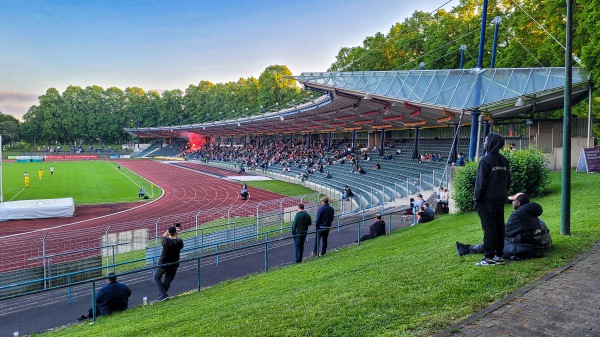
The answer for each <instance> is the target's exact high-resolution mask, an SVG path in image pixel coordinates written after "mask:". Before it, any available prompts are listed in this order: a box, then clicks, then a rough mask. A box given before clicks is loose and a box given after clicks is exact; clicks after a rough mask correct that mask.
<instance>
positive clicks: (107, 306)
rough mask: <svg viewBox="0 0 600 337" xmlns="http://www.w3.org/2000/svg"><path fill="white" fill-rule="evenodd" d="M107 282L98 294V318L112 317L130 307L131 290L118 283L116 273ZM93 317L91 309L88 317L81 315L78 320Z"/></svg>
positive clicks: (110, 274) (110, 275) (111, 274)
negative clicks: (113, 314) (111, 315)
mask: <svg viewBox="0 0 600 337" xmlns="http://www.w3.org/2000/svg"><path fill="white" fill-rule="evenodd" d="M106 281H107V282H108V283H107V284H106V285H105V286H104V287H102V288H100V290H98V293H97V294H96V316H105V315H110V314H112V313H113V312H117V311H124V310H125V309H127V308H128V307H129V297H130V296H131V289H129V287H128V286H127V285H125V284H124V283H121V282H117V276H116V275H115V273H109V274H108V278H107V279H106ZM93 317H94V312H93V311H92V309H90V310H89V312H88V314H87V316H86V315H81V317H79V318H78V319H77V320H78V321H83V320H86V319H89V318H93Z"/></svg>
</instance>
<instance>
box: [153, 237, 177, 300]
mask: <svg viewBox="0 0 600 337" xmlns="http://www.w3.org/2000/svg"><path fill="white" fill-rule="evenodd" d="M161 240H162V247H163V250H162V253H161V254H160V258H159V259H158V264H159V265H163V264H169V265H167V266H160V267H158V268H156V270H155V271H154V285H155V286H156V289H158V300H159V301H163V300H166V299H168V298H169V295H168V294H167V291H169V287H170V286H171V282H172V281H173V279H174V278H175V274H177V268H178V267H179V263H173V262H178V261H179V252H181V250H182V249H183V241H182V240H181V239H180V238H179V236H177V227H176V226H171V227H169V229H168V230H167V231H166V232H165V233H164V234H163V237H162V239H161ZM163 275H164V276H165V279H164V281H162V277H163Z"/></svg>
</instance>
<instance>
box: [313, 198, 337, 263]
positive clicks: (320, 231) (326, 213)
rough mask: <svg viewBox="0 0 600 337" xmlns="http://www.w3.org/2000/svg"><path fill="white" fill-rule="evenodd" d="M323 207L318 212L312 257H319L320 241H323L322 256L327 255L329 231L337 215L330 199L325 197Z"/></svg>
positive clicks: (322, 200)
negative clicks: (330, 203)
mask: <svg viewBox="0 0 600 337" xmlns="http://www.w3.org/2000/svg"><path fill="white" fill-rule="evenodd" d="M321 205H322V206H321V208H319V210H318V211H317V219H316V220H315V227H316V231H317V235H316V238H315V248H314V249H313V252H312V255H317V253H318V249H317V248H318V246H319V241H321V255H325V253H326V252H327V238H328V237H329V230H330V229H331V223H332V222H333V217H334V214H335V211H334V210H333V207H331V206H329V198H327V197H323V198H322V199H321Z"/></svg>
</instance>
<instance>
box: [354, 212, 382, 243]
mask: <svg viewBox="0 0 600 337" xmlns="http://www.w3.org/2000/svg"><path fill="white" fill-rule="evenodd" d="M383 235H385V221H383V220H381V214H377V215H376V216H375V222H374V223H372V224H371V226H369V233H368V234H365V235H363V236H361V237H360V241H361V242H362V241H366V240H370V239H374V238H376V237H378V236H383ZM354 242H357V241H354Z"/></svg>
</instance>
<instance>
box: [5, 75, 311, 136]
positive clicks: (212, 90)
mask: <svg viewBox="0 0 600 337" xmlns="http://www.w3.org/2000/svg"><path fill="white" fill-rule="evenodd" d="M291 75H292V73H291V72H290V70H289V69H288V68H287V67H286V66H282V65H273V66H269V67H267V68H266V69H265V70H264V71H263V72H262V73H261V74H260V76H259V78H258V79H257V78H254V77H250V78H247V79H245V78H240V79H239V80H238V81H237V82H227V83H217V84H214V83H212V82H209V81H201V82H200V83H199V84H198V85H194V84H192V85H190V86H189V87H188V88H187V89H186V90H185V92H184V91H182V90H179V89H174V90H165V91H163V92H162V93H159V92H157V91H147V92H146V91H144V90H143V89H142V88H138V87H130V88H126V89H125V90H121V89H119V88H117V87H110V88H107V89H104V88H102V87H99V86H96V85H94V86H88V87H86V88H81V87H79V86H69V87H67V88H66V90H65V91H64V92H62V93H60V92H59V91H58V90H57V89H55V88H50V89H48V90H47V91H46V93H45V94H44V95H42V96H40V97H39V104H38V105H34V106H32V107H31V108H29V110H28V111H27V113H26V114H25V115H24V116H23V123H22V125H20V127H18V130H19V134H20V136H21V138H22V139H23V140H25V141H27V142H29V143H31V144H55V143H58V144H73V143H77V144H88V143H89V144H102V143H106V144H113V143H115V142H118V143H121V142H124V141H126V140H128V139H129V138H130V136H129V135H128V134H127V133H126V132H125V131H124V130H123V129H124V128H136V127H156V126H169V125H185V124H194V123H202V122H212V121H216V120H226V119H231V118H240V117H246V116H253V115H257V114H261V113H264V112H268V111H274V110H275V109H283V108H287V107H289V105H290V104H292V103H296V104H300V103H302V102H303V101H305V100H307V99H309V98H310V96H309V95H310V93H307V92H305V91H302V90H300V87H298V85H297V82H296V81H295V80H293V79H290V78H288V77H287V76H291ZM0 127H1V124H0ZM1 131H2V130H0V132H1Z"/></svg>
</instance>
